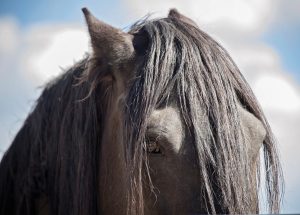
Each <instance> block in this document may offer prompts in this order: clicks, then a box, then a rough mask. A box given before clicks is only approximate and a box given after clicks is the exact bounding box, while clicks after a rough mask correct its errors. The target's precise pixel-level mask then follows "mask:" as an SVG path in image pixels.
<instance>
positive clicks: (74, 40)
mask: <svg viewBox="0 0 300 215" xmlns="http://www.w3.org/2000/svg"><path fill="white" fill-rule="evenodd" d="M25 44H26V49H25V50H24V52H23V56H22V58H21V60H22V67H24V68H25V69H26V72H27V74H28V75H29V74H30V75H33V77H34V78H35V79H37V81H39V82H40V83H41V82H43V83H44V82H46V81H48V80H49V79H51V78H53V77H55V76H57V75H58V74H60V73H61V72H62V70H61V69H60V68H68V67H70V66H72V65H73V64H74V62H76V61H78V60H80V59H82V57H83V56H84V54H85V53H86V52H88V47H89V46H88V44H89V39H88V34H87V33H86V30H85V29H84V28H83V27H78V26H75V25H65V26H63V25H62V26H36V27H33V28H31V29H29V30H28V31H27V33H26V36H25Z"/></svg>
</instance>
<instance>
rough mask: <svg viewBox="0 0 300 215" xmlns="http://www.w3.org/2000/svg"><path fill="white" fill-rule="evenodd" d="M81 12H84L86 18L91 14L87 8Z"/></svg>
mask: <svg viewBox="0 0 300 215" xmlns="http://www.w3.org/2000/svg"><path fill="white" fill-rule="evenodd" d="M81 10H82V12H83V14H84V15H85V16H87V15H88V14H90V11H89V9H87V8H86V7H83V8H81Z"/></svg>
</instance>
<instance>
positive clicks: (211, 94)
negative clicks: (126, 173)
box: [125, 18, 282, 214]
mask: <svg viewBox="0 0 300 215" xmlns="http://www.w3.org/2000/svg"><path fill="white" fill-rule="evenodd" d="M130 33H132V34H136V35H140V36H143V37H147V47H146V48H145V50H144V51H143V50H142V51H141V52H142V53H141V55H142V56H143V58H142V59H144V60H143V62H142V63H140V65H139V66H138V68H137V74H136V78H135V79H134V80H133V81H132V85H131V88H130V91H129V94H128V97H127V99H126V107H125V117H126V120H125V122H126V123H125V127H126V129H127V139H126V141H125V142H126V143H127V145H126V147H125V148H126V149H127V152H126V155H127V161H128V165H129V167H130V173H131V180H130V182H131V184H130V186H131V191H130V193H129V196H130V198H129V199H130V200H129V212H130V214H142V213H143V205H144V203H143V183H145V182H144V181H143V172H142V169H143V168H145V169H146V175H148V178H149V186H152V189H154V188H153V185H152V183H151V177H150V173H149V167H148V163H147V155H146V153H145V150H144V149H145V147H146V145H145V144H146V143H145V132H146V129H147V120H148V118H149V116H150V114H151V113H152V112H153V110H154V109H156V108H158V107H160V106H162V105H164V104H167V103H168V101H169V99H170V98H171V97H172V94H175V95H176V96H175V97H176V98H177V97H178V101H177V102H178V106H179V108H180V111H181V115H182V118H183V119H184V122H185V125H186V127H187V128H188V131H189V133H190V134H191V136H192V137H193V142H194V143H195V145H194V148H195V150H196V153H197V155H198V156H197V158H198V163H199V173H200V177H201V180H200V181H201V183H200V184H199V189H201V191H202V193H203V196H202V199H201V201H202V202H204V203H205V206H206V209H207V212H208V213H220V212H222V213H234V214H245V213H247V212H249V211H250V206H251V202H252V199H250V198H249V193H250V192H251V186H250V185H251V183H252V182H251V180H252V179H251V174H253V172H252V170H251V169H250V159H249V158H248V156H247V154H246V151H247V148H246V146H245V144H244V143H245V138H244V133H243V130H242V128H241V120H240V116H239V112H238V109H237V105H238V103H240V104H241V105H242V106H243V107H244V108H245V109H246V110H248V111H249V112H251V113H252V114H253V115H254V116H255V117H257V118H258V119H259V120H260V121H261V122H262V123H263V125H264V128H265V129H266V132H267V135H266V138H265V140H264V142H263V152H264V167H265V171H266V192H267V202H268V207H269V211H270V213H274V212H275V213H277V212H278V211H279V206H280V195H281V185H282V184H281V179H282V175H281V168H280V165H279V161H278V156H277V150H276V147H275V140H274V137H273V134H272V132H271V129H270V126H269V124H268V122H267V121H266V118H265V116H264V114H263V113H262V110H261V108H260V106H259V104H258V102H257V100H256V98H255V96H254V94H253V92H252V90H251V89H250V87H249V85H248V84H247V82H246V81H245V79H244V77H243V75H242V74H241V73H240V71H239V69H238V67H237V66H236V64H235V63H234V62H233V60H232V59H231V57H230V56H229V54H228V53H227V52H226V51H225V50H224V48H223V47H222V46H221V45H219V44H218V43H217V42H216V41H215V40H213V39H212V38H211V37H210V36H209V35H207V34H206V33H204V32H203V31H201V30H199V28H197V27H196V26H194V25H191V24H189V23H186V22H183V21H181V20H179V19H175V18H164V19H158V20H143V21H140V22H139V23H137V24H135V25H133V26H132V28H131V30H130ZM203 129H205V131H203ZM259 170H260V162H259V161H258V162H257V174H258V176H257V178H258V180H260V171H259ZM154 186H155V185H154ZM258 189H259V185H258V186H257V190H258ZM199 203H200V202H199ZM224 210H225V211H224Z"/></svg>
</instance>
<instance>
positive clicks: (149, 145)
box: [147, 140, 161, 154]
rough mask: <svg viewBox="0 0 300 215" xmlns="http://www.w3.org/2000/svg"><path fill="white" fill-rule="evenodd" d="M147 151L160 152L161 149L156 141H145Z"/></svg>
mask: <svg viewBox="0 0 300 215" xmlns="http://www.w3.org/2000/svg"><path fill="white" fill-rule="evenodd" d="M147 152H148V153H151V154H161V149H160V147H159V145H158V144H157V142H156V141H151V140H150V141H149V142H147Z"/></svg>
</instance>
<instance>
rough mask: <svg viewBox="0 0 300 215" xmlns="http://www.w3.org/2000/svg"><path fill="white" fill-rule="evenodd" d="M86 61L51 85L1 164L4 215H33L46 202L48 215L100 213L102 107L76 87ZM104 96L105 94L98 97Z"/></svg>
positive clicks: (87, 87)
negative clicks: (36, 208)
mask: <svg viewBox="0 0 300 215" xmlns="http://www.w3.org/2000/svg"><path fill="white" fill-rule="evenodd" d="M87 63H88V60H87V59H84V60H83V61H81V62H80V63H78V64H76V65H74V66H73V67H72V68H71V69H70V70H69V71H67V72H66V73H65V74H63V75H62V76H61V77H59V78H57V79H56V80H54V81H52V82H51V83H49V84H48V85H47V86H46V88H45V90H44V91H43V93H42V95H41V96H40V98H39V99H38V101H37V103H36V106H35V108H34V109H33V111H32V113H31V114H30V115H29V116H28V118H27V119H26V121H25V122H24V125H23V127H22V128H21V130H20V131H19V132H18V134H17V136H16V137H15V139H14V141H13V143H12V145H11V147H10V148H9V150H8V152H7V153H6V154H5V155H4V157H3V159H2V162H1V165H0V172H1V175H0V214H24V215H26V214H28V215H29V214H32V213H33V211H34V208H35V206H36V205H37V204H39V203H38V202H37V200H38V199H43V197H45V196H46V197H47V198H48V202H51V204H49V205H48V206H47V202H45V203H44V204H45V207H50V208H47V209H49V210H50V214H97V211H98V208H97V207H98V202H99V200H98V193H97V192H95V188H97V187H98V181H99V180H98V177H99V176H98V171H97V170H98V169H99V168H98V166H99V162H98V159H99V154H100V153H99V145H100V140H101V129H102V125H101V120H102V119H101V118H102V112H101V110H102V104H101V103H99V102H98V103H97V101H101V98H99V95H97V93H96V92H97V90H95V91H94V92H93V93H91V94H90V96H89V97H88V98H86V99H84V100H82V99H83V98H85V97H86V96H87V95H88V93H89V90H90V84H89V83H87V82H83V83H82V84H81V85H79V86H78V77H81V75H82V73H83V72H84V71H85V70H86V68H87ZM100 96H101V94H100Z"/></svg>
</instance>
